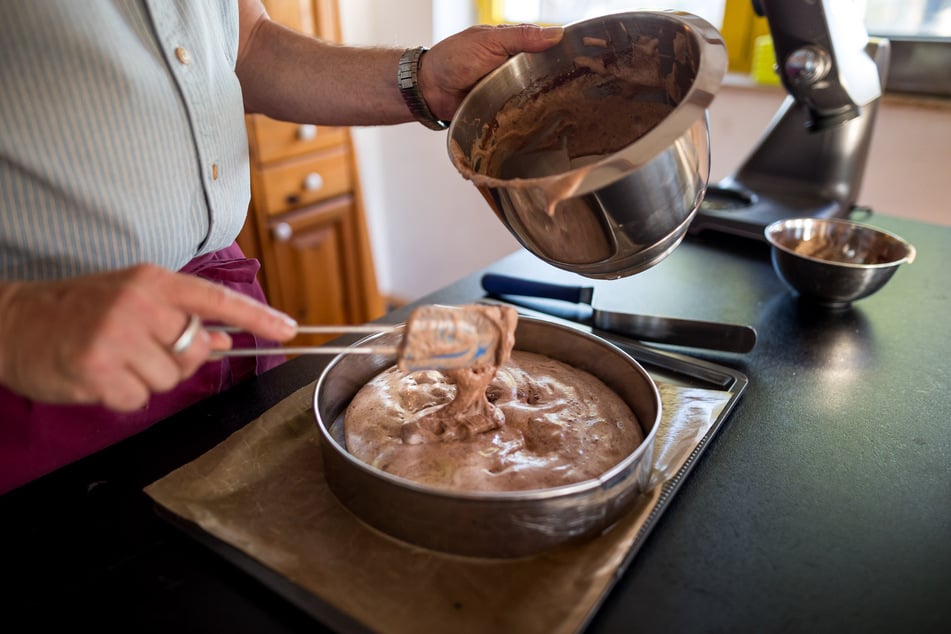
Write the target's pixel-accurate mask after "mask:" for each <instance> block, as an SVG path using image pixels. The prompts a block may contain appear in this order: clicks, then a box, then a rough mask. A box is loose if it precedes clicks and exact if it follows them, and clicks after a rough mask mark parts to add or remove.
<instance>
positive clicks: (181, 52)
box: [175, 46, 192, 64]
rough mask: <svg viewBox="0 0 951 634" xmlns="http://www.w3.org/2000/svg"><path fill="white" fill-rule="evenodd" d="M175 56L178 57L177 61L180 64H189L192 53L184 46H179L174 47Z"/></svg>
mask: <svg viewBox="0 0 951 634" xmlns="http://www.w3.org/2000/svg"><path fill="white" fill-rule="evenodd" d="M175 57H176V58H178V61H179V62H181V63H182V64H190V63H191V61H192V54H191V53H189V52H188V49H187V48H185V47H184V46H179V47H177V48H176V49H175Z"/></svg>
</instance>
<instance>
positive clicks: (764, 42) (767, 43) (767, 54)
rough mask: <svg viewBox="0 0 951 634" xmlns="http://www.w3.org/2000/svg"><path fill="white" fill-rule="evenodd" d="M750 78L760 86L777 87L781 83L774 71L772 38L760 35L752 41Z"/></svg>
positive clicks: (774, 61) (774, 56)
mask: <svg viewBox="0 0 951 634" xmlns="http://www.w3.org/2000/svg"><path fill="white" fill-rule="evenodd" d="M750 76H752V77H753V80H754V81H756V82H757V83H760V84H770V85H773V86H778V85H779V84H780V83H781V82H780V80H779V75H778V74H777V71H776V51H775V50H774V49H773V38H772V37H770V36H769V35H760V36H759V37H757V38H756V39H755V40H754V41H753V65H752V68H751V69H750Z"/></svg>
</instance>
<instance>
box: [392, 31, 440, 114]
mask: <svg viewBox="0 0 951 634" xmlns="http://www.w3.org/2000/svg"><path fill="white" fill-rule="evenodd" d="M428 50H429V49H428V48H426V47H425V46H419V47H416V48H408V49H406V50H405V51H403V56H402V57H400V66H399V72H398V73H397V82H398V84H399V87H400V94H401V95H403V101H405V102H406V105H407V107H409V111H410V112H412V113H413V117H414V118H415V119H416V120H417V121H419V122H420V123H422V124H423V125H424V126H426V127H427V128H429V129H430V130H445V129H446V128H448V127H449V122H448V121H442V120H440V119H437V118H436V115H434V114H433V111H432V110H430V109H429V106H427V105H426V101H425V100H424V99H423V93H421V92H420V90H419V60H420V59H421V58H422V57H423V53H425V52H426V51H428Z"/></svg>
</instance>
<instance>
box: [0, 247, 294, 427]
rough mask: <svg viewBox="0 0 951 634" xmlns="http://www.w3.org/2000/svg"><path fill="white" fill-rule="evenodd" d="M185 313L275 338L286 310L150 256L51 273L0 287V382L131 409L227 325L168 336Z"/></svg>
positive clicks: (219, 345)
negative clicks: (144, 261)
mask: <svg viewBox="0 0 951 634" xmlns="http://www.w3.org/2000/svg"><path fill="white" fill-rule="evenodd" d="M191 315H197V316H198V317H200V318H201V319H203V320H209V321H218V322H221V323H224V324H227V325H231V326H235V327H238V328H241V329H244V330H247V331H249V332H253V333H254V334H256V335H258V336H260V337H264V338H267V339H272V340H275V341H286V340H288V339H290V338H291V337H293V336H294V334H295V332H296V330H297V326H296V323H294V321H293V320H292V319H290V318H289V317H287V316H286V315H284V314H282V313H279V312H277V311H274V310H272V309H271V308H269V307H267V306H265V305H263V304H261V303H259V302H256V301H254V300H251V299H249V298H247V297H244V296H242V295H240V294H238V293H235V292H233V291H231V290H229V289H227V288H225V287H223V286H220V285H217V284H214V283H212V282H208V281H206V280H203V279H200V278H197V277H194V276H191V275H185V274H179V273H172V272H169V271H167V270H165V269H162V268H160V267H157V266H152V265H140V266H136V267H133V268H129V269H124V270H121V271H115V272H110V273H104V274H98V275H89V276H85V277H80V278H75V279H71V280H63V281H55V282H9V283H4V284H3V285H2V286H0V383H2V384H4V385H6V386H8V387H9V388H10V389H12V390H13V391H15V392H18V393H20V394H23V395H24V396H27V397H29V398H31V399H34V400H38V401H45V402H53V403H100V404H102V405H105V406H106V407H109V408H112V409H115V410H120V411H131V410H135V409H137V408H139V407H142V406H143V405H145V403H146V402H147V401H148V399H149V396H150V395H151V394H152V393H155V392H163V391H167V390H169V389H171V388H173V387H175V386H176V385H177V384H178V383H180V382H181V381H182V380H184V379H186V378H188V377H190V376H191V375H192V374H194V372H195V371H196V370H197V369H198V367H199V366H200V365H201V364H202V363H204V362H205V361H206V360H207V358H208V355H209V353H210V352H211V351H212V350H224V349H228V348H230V347H231V339H230V337H229V336H228V335H227V334H224V333H220V332H215V333H209V332H207V331H206V330H204V329H201V330H199V331H198V333H197V336H196V337H195V339H194V341H193V343H192V345H190V346H189V347H188V348H187V349H186V350H185V351H183V352H182V353H180V354H179V353H175V352H174V351H173V350H172V344H173V343H174V342H175V341H176V339H178V337H179V336H180V335H181V334H182V332H183V331H184V329H185V327H186V325H187V324H188V321H189V318H190V316H191Z"/></svg>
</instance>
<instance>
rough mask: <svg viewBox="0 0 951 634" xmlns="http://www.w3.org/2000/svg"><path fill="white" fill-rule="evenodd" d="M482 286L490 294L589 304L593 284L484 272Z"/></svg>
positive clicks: (592, 292) (592, 293)
mask: <svg viewBox="0 0 951 634" xmlns="http://www.w3.org/2000/svg"><path fill="white" fill-rule="evenodd" d="M482 288H483V289H484V290H485V291H486V292H487V293H489V294H490V295H523V296H525V297H544V298H547V299H560V300H562V301H565V302H574V303H575V304H591V299H592V297H593V296H594V287H593V286H567V285H564V284H551V283H549V282H536V281H534V280H526V279H523V278H520V277H510V276H508V275H500V274H498V273H486V274H485V275H483V276H482Z"/></svg>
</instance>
